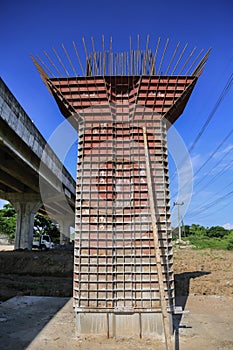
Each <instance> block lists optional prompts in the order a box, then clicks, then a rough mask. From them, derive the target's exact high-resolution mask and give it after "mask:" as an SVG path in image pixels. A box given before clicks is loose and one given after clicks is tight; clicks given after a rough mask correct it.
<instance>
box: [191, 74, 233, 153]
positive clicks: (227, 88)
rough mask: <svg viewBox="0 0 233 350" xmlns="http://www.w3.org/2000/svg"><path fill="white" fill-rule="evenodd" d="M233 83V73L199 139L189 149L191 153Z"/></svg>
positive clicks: (199, 134)
mask: <svg viewBox="0 0 233 350" xmlns="http://www.w3.org/2000/svg"><path fill="white" fill-rule="evenodd" d="M232 81H233V73H232V74H231V76H230V78H229V79H228V81H227V83H226V85H225V87H224V89H223V91H222V93H221V95H220V96H219V98H218V100H217V102H216V104H215V105H214V108H213V109H212V111H211V112H210V114H209V116H208V118H207V119H206V121H205V123H204V125H203V126H202V128H201V130H200V131H199V133H198V135H197V137H196V138H195V140H194V141H193V143H192V145H191V147H190V148H189V152H191V151H192V150H193V149H194V147H195V146H196V144H197V142H198V141H199V140H200V138H201V136H202V134H203V133H204V131H205V130H206V128H207V126H208V125H209V123H210V121H211V119H212V118H213V116H214V114H215V112H216V111H217V109H218V107H219V106H220V104H221V102H222V101H223V99H224V98H225V96H226V94H227V93H228V91H229V90H230V87H231V84H232Z"/></svg>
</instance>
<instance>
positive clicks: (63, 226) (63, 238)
mask: <svg viewBox="0 0 233 350" xmlns="http://www.w3.org/2000/svg"><path fill="white" fill-rule="evenodd" d="M58 223H59V229H60V244H64V243H69V242H70V227H71V226H73V225H74V218H73V217H72V218H69V217H68V218H67V217H64V218H59V220H58Z"/></svg>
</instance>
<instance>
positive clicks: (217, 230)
mask: <svg viewBox="0 0 233 350" xmlns="http://www.w3.org/2000/svg"><path fill="white" fill-rule="evenodd" d="M228 234H229V231H228V230H226V229H225V228H224V227H222V226H212V227H210V228H209V229H207V231H206V235H207V237H209V238H213V237H215V238H223V237H224V236H226V235H228Z"/></svg>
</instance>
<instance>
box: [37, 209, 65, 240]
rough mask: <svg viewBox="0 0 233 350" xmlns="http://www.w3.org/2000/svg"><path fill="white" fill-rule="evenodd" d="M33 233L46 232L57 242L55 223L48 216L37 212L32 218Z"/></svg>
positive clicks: (58, 235) (58, 237)
mask: <svg viewBox="0 0 233 350" xmlns="http://www.w3.org/2000/svg"><path fill="white" fill-rule="evenodd" d="M34 234H48V235H50V236H51V238H52V240H53V241H54V242H59V240H60V232H59V230H58V228H57V225H56V224H55V223H54V222H53V221H52V220H51V219H50V218H49V217H48V216H44V215H41V214H39V213H37V214H36V215H35V218H34Z"/></svg>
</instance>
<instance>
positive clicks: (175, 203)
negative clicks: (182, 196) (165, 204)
mask: <svg viewBox="0 0 233 350" xmlns="http://www.w3.org/2000/svg"><path fill="white" fill-rule="evenodd" d="M173 205H174V206H175V205H177V206H178V208H177V209H178V210H177V212H178V229H179V242H180V241H181V227H180V206H181V205H184V202H181V203H179V202H174V203H173Z"/></svg>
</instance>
